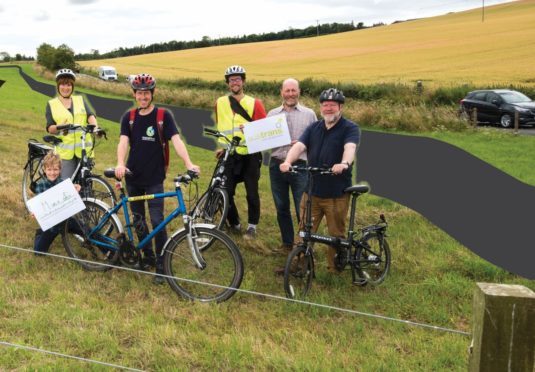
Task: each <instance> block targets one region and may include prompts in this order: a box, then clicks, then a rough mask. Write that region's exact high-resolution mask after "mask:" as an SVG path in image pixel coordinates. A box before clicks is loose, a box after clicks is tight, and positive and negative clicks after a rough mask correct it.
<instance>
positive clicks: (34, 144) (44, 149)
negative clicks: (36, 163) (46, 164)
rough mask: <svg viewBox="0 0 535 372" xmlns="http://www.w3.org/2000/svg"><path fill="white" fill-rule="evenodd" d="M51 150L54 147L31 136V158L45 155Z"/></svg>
mask: <svg viewBox="0 0 535 372" xmlns="http://www.w3.org/2000/svg"><path fill="white" fill-rule="evenodd" d="M50 150H52V147H50V146H48V145H45V144H44V143H41V142H38V141H37V140H35V139H33V138H30V139H29V140H28V155H29V156H30V157H31V158H38V157H42V156H45V155H46V154H47V153H48V152H49V151H50Z"/></svg>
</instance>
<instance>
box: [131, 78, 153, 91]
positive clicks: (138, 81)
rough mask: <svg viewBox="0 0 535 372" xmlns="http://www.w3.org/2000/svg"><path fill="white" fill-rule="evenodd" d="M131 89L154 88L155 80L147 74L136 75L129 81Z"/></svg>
mask: <svg viewBox="0 0 535 372" xmlns="http://www.w3.org/2000/svg"><path fill="white" fill-rule="evenodd" d="M130 85H131V86H132V89H133V90H150V91H152V90H154V88H155V87H156V80H155V79H154V78H153V77H152V76H151V75H149V74H139V75H136V76H135V77H134V78H133V79H132V81H131V82H130Z"/></svg>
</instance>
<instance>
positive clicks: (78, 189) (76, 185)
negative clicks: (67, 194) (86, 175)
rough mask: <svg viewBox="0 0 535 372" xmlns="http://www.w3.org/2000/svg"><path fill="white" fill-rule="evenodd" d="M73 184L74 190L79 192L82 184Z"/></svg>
mask: <svg viewBox="0 0 535 372" xmlns="http://www.w3.org/2000/svg"><path fill="white" fill-rule="evenodd" d="M73 186H74V189H75V190H76V192H80V190H81V189H82V186H80V185H78V184H77V183H75V184H74V185H73Z"/></svg>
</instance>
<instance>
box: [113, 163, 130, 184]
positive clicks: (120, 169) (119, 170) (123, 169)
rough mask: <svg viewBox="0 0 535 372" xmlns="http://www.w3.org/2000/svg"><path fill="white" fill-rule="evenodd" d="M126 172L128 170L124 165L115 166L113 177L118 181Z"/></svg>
mask: <svg viewBox="0 0 535 372" xmlns="http://www.w3.org/2000/svg"><path fill="white" fill-rule="evenodd" d="M127 170H128V168H126V167H125V166H124V165H118V166H116V167H115V177H116V178H117V179H118V180H122V179H123V177H124V175H125V173H126V171H127Z"/></svg>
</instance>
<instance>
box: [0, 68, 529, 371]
mask: <svg viewBox="0 0 535 372" xmlns="http://www.w3.org/2000/svg"><path fill="white" fill-rule="evenodd" d="M27 70H28V71H30V72H31V69H27ZM0 79H2V80H6V81H7V82H6V83H5V84H4V86H3V87H2V88H0V102H2V104H1V105H0V151H1V153H2V154H3V156H2V157H1V158H0V164H1V165H2V167H3V169H4V172H2V173H1V175H0V244H3V245H9V246H17V247H24V248H30V247H31V245H32V241H33V232H34V229H35V228H36V224H35V222H34V221H33V220H31V219H30V218H28V216H27V213H26V212H25V209H24V207H23V205H22V202H21V200H20V186H19V185H20V179H21V175H22V167H23V165H24V162H25V157H26V140H27V139H28V138H30V137H33V138H40V137H41V136H42V135H43V132H44V130H43V127H44V119H43V118H44V107H45V103H46V99H47V98H46V97H44V96H42V95H39V94H37V93H34V92H32V91H31V90H29V88H28V87H27V86H26V85H25V83H24V82H23V80H22V79H21V78H20V76H19V75H18V72H17V71H16V70H15V69H0ZM100 125H101V126H103V127H105V128H106V129H108V131H109V138H110V140H109V141H107V142H103V143H102V145H101V146H100V147H99V148H98V152H97V163H98V168H99V169H102V168H104V167H107V166H112V165H114V164H115V147H116V143H117V142H116V141H117V136H118V126H117V124H116V123H114V122H110V121H105V120H101V121H100ZM437 136H443V137H447V138H449V140H450V141H459V142H463V143H464V144H465V146H466V147H467V149H468V151H470V148H471V143H477V146H475V149H476V152H479V153H480V154H481V156H482V157H486V159H485V160H486V161H488V162H490V163H492V164H498V163H500V162H502V161H503V159H501V155H503V154H505V153H508V152H514V151H526V152H527V151H529V148H533V147H534V146H533V143H532V142H528V141H519V142H515V141H514V140H513V139H514V137H512V136H510V137H506V138H505V140H504V138H502V137H501V135H499V134H496V133H493V132H488V133H487V132H483V133H478V132H477V131H476V132H474V133H472V134H471V141H465V140H463V137H464V136H465V134H464V133H462V134H455V133H446V134H440V133H438V134H437ZM497 142H498V143H499V144H500V146H499V147H498V146H497V145H496V143H497ZM189 149H190V154H191V156H192V158H193V159H194V161H195V162H197V163H198V164H200V165H201V167H202V169H203V170H204V176H203V178H202V182H203V183H206V182H207V178H208V174H209V173H210V171H211V167H212V166H213V164H214V161H213V154H212V153H210V152H208V151H205V150H201V149H198V148H193V147H190V148H189ZM178 163H179V162H178V161H177V159H176V157H173V160H172V167H171V170H170V174H175V173H177V172H180V171H182V170H183V168H182V167H181V165H180V164H178ZM501 165H502V166H503V167H504V168H505V169H506V171H507V172H508V173H510V174H513V175H514V174H521V173H523V172H525V169H524V167H525V166H524V165H522V167H521V168H520V169H519V168H518V167H517V162H510V161H504V162H503V163H501ZM530 177H531V176H530ZM531 181H532V179H531V178H530V182H531ZM167 187H171V184H170V183H169V182H168V183H167ZM260 187H261V199H262V220H261V224H260V227H259V229H260V230H259V231H260V232H261V235H260V237H259V239H258V241H257V242H256V243H254V244H246V243H245V242H244V241H242V240H241V239H239V240H238V244H239V246H240V249H241V251H242V253H243V255H244V260H245V270H246V271H245V277H244V282H243V284H242V288H244V289H248V290H254V291H258V292H262V293H268V294H274V295H283V289H282V279H281V278H280V277H276V276H274V274H273V269H274V268H275V267H277V266H280V265H281V264H282V263H283V261H284V257H282V256H275V255H268V254H266V253H265V252H264V251H265V250H267V249H269V247H271V246H274V245H277V244H278V241H279V238H278V228H277V226H276V221H275V210H274V207H273V202H272V199H271V192H270V190H269V179H268V176H267V172H266V169H265V168H264V169H263V174H262V177H261V186H260ZM238 194H239V196H238V202H239V208H240V210H244V199H245V198H244V192H243V189H241V188H240V189H239V191H238ZM359 209H360V211H361V215H360V216H361V217H362V220H361V223H370V222H374V220H375V218H376V216H377V215H378V214H379V213H380V212H384V213H385V214H386V216H387V218H388V219H389V221H390V223H391V228H390V234H389V235H390V236H389V241H390V245H391V248H392V251H393V262H392V272H391V275H390V276H389V277H388V278H387V280H386V282H385V283H384V284H383V285H381V286H380V287H377V288H368V287H366V288H359V287H355V286H352V285H351V284H350V275H349V273H344V274H343V275H341V276H340V277H332V276H330V275H328V274H327V273H326V268H325V259H324V257H323V256H322V255H320V257H319V258H318V262H317V264H318V273H317V279H316V281H315V282H314V286H313V289H312V294H311V296H310V298H309V299H310V301H312V302H317V303H322V304H329V305H333V306H338V307H342V308H349V309H353V310H357V311H362V312H369V313H373V314H381V315H385V316H389V317H393V318H400V319H407V320H411V321H415V322H421V323H426V324H432V325H438V326H442V327H446V328H449V329H456V330H461V331H464V332H470V324H471V305H472V292H473V290H474V286H475V283H476V282H480V281H484V282H498V283H515V284H523V285H526V286H528V287H529V288H531V289H535V282H534V281H529V280H525V279H522V278H519V277H517V276H514V275H511V274H509V273H507V272H505V271H503V270H501V269H499V268H497V267H496V266H494V265H492V264H489V263H488V262H486V261H484V260H482V259H480V258H479V257H477V256H475V255H474V254H473V253H472V252H470V251H469V250H467V249H466V248H464V247H462V246H461V245H459V244H458V243H457V242H456V241H454V240H453V239H451V238H450V237H448V236H447V235H446V234H445V233H444V232H442V231H440V230H439V229H437V228H436V227H435V226H433V225H431V224H430V223H429V222H428V221H427V220H426V219H425V218H423V217H422V216H420V215H418V214H417V213H415V212H413V211H411V210H409V209H407V208H405V207H403V206H400V205H397V204H395V203H393V202H391V201H389V200H385V199H381V198H378V197H375V196H373V195H370V196H367V197H365V198H363V199H362V201H361V202H360V204H359ZM179 225H180V224H179V223H176V224H175V225H173V226H174V228H178V227H179ZM170 230H172V229H170ZM321 251H322V250H320V253H321ZM52 252H53V253H56V254H61V255H64V254H65V253H64V249H63V247H62V246H61V243H60V240H59V239H58V240H57V241H56V242H55V244H54V245H53V247H52ZM0 260H2V270H1V271H0V316H1V318H2V320H3V321H2V322H1V323H0V341H4V342H10V343H15V344H22V345H31V346H34V347H40V348H43V349H46V350H51V351H56V352H61V353H66V354H70V355H77V356H82V357H85V358H90V359H96V360H100V361H105V362H110V363H116V364H120V365H124V366H128V367H133V368H140V369H148V370H170V369H178V370H184V369H200V370H213V369H222V370H235V369H258V370H265V369H270V370H273V369H277V370H278V369H291V370H324V369H327V370H340V369H350V370H362V371H372V370H373V371H375V370H383V371H390V370H404V371H414V370H420V371H429V370H465V369H466V362H467V351H466V350H467V347H468V345H469V343H470V339H469V338H468V337H466V336H462V335H456V334H451V333H446V332H440V331H433V330H429V329H424V328H418V327H411V326H407V325H403V324H399V323H394V322H391V321H385V320H377V319H371V318H367V317H364V316H356V315H350V314H346V313H341V312H337V311H332V310H327V309H320V308H316V307H312V306H303V305H296V304H290V303H285V302H283V301H280V300H270V299H266V298H263V297H258V296H253V295H248V294H237V295H236V296H235V297H233V298H232V299H231V300H230V301H228V302H226V303H224V304H220V305H216V304H208V305H201V304H195V303H190V302H186V301H184V300H182V299H180V298H177V296H176V295H175V294H174V292H172V291H171V290H170V289H169V288H168V287H167V286H162V287H154V286H153V285H151V283H150V277H148V276H145V275H141V274H132V273H128V272H122V271H119V270H113V271H111V272H108V273H104V274H98V273H90V272H85V271H83V270H81V269H80V268H79V267H78V266H76V265H75V264H72V263H69V262H66V261H62V260H60V259H54V258H43V259H41V258H36V257H34V256H33V255H32V254H28V253H25V252H17V251H13V250H10V249H7V248H5V247H0ZM81 368H84V369H92V370H103V369H104V367H98V366H94V365H93V366H92V365H88V364H84V363H82V362H78V361H71V360H67V359H63V358H59V357H54V356H49V355H44V354H39V353H35V352H28V351H23V350H15V349H13V348H10V347H2V348H0V369H7V370H10V369H21V370H26V369H29V370H34V369H37V370H58V369H59V370H71V369H81Z"/></svg>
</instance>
